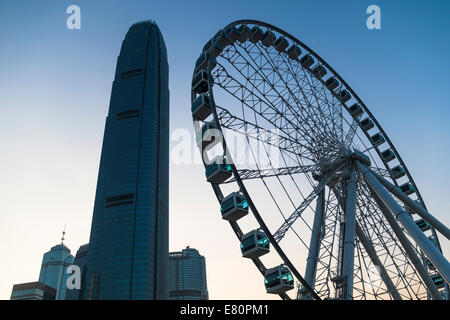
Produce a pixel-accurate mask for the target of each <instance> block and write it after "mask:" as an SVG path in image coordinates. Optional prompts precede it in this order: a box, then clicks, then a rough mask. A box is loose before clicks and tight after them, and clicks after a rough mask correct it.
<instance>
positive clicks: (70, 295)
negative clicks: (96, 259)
mask: <svg viewBox="0 0 450 320" xmlns="http://www.w3.org/2000/svg"><path fill="white" fill-rule="evenodd" d="M88 250H89V243H87V244H83V245H82V246H80V248H79V249H78V251H77V254H76V255H75V259H74V260H73V264H74V265H76V266H78V267H79V268H80V272H81V274H80V276H81V279H80V280H81V281H80V284H84V283H85V281H86V279H85V278H86V260H87V254H88ZM83 295H84V287H83V286H82V287H81V288H80V289H76V288H73V289H69V288H67V293H66V300H81V299H83V297H84V296H83Z"/></svg>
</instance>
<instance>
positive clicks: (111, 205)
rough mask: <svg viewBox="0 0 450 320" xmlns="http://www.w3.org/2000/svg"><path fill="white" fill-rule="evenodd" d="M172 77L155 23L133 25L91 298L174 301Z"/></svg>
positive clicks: (115, 102) (118, 89)
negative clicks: (170, 278)
mask: <svg viewBox="0 0 450 320" xmlns="http://www.w3.org/2000/svg"><path fill="white" fill-rule="evenodd" d="M168 73H169V70H168V64H167V51H166V46H165V43H164V39H163V37H162V34H161V31H160V30H159V28H158V26H157V25H156V23H155V22H153V21H144V22H139V23H136V24H134V25H132V26H131V27H130V29H129V30H128V33H127V34H126V36H125V39H124V40H123V43H122V48H121V50H120V55H119V57H118V59H117V66H116V73H115V78H114V82H113V86H112V92H111V100H110V105H109V112H108V116H107V118H106V125H105V132H104V138H103V146H102V154H101V159H100V168H99V174H98V182H97V191H96V196H95V203H94V213H93V218H92V227H91V235H90V240H89V251H88V256H87V273H86V284H85V288H86V290H85V294H84V296H85V298H86V299H168V260H169V259H168V248H169V247H168V236H169V228H168V224H169V222H168V202H169V199H168V198H169V194H168V193H169V185H168V184H169V89H168Z"/></svg>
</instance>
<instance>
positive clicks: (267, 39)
mask: <svg viewBox="0 0 450 320" xmlns="http://www.w3.org/2000/svg"><path fill="white" fill-rule="evenodd" d="M275 40H276V36H275V34H274V33H273V32H272V31H270V30H267V31H266V32H265V33H264V36H263V38H262V40H261V42H262V44H263V45H265V46H266V47H270V46H271V45H273V44H274V42H275Z"/></svg>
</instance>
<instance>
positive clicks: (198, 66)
mask: <svg viewBox="0 0 450 320" xmlns="http://www.w3.org/2000/svg"><path fill="white" fill-rule="evenodd" d="M208 62H210V63H211V70H212V69H214V67H215V66H216V64H217V62H216V58H214V57H210V56H209V53H208V52H202V54H201V55H200V57H198V59H197V61H196V62H195V71H199V70H202V69H204V70H206V69H207V68H208Z"/></svg>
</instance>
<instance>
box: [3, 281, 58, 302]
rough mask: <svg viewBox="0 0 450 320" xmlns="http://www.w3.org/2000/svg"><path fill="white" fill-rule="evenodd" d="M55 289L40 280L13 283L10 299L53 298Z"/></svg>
mask: <svg viewBox="0 0 450 320" xmlns="http://www.w3.org/2000/svg"><path fill="white" fill-rule="evenodd" d="M55 297H56V289H55V288H52V287H49V286H47V285H45V284H43V283H40V282H27V283H19V284H15V285H14V286H13V289H12V293H11V300H55Z"/></svg>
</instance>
